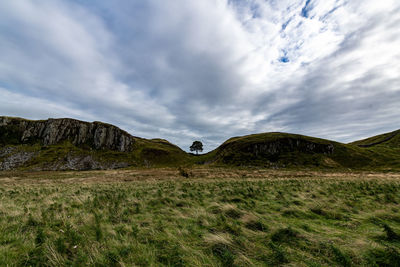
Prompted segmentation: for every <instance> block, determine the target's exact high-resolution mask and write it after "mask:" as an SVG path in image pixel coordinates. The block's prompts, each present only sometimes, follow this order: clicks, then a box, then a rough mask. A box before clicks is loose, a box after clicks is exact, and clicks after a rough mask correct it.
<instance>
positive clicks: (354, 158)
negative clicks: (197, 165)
mask: <svg viewBox="0 0 400 267" xmlns="http://www.w3.org/2000/svg"><path fill="white" fill-rule="evenodd" d="M204 160H205V161H211V162H214V163H216V164H223V165H235V166H262V167H273V168H274V167H276V168H281V167H294V168H297V167H321V168H363V167H365V166H371V165H373V163H374V160H373V159H372V158H371V157H370V155H368V153H365V151H364V150H363V149H361V148H359V147H357V146H353V145H346V144H342V143H339V142H335V141H331V140H325V139H320V138H314V137H309V136H304V135H298V134H289V133H278V132H277V133H261V134H253V135H247V136H241V137H234V138H231V139H229V140H227V141H226V142H224V143H223V144H222V145H221V146H219V147H218V148H217V149H215V150H214V151H212V152H210V153H208V154H206V155H205V156H204Z"/></svg>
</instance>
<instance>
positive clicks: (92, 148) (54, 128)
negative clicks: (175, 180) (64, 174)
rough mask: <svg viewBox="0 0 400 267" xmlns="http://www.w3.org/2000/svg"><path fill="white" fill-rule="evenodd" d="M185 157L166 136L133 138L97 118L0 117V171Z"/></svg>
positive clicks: (109, 165) (149, 163)
mask: <svg viewBox="0 0 400 267" xmlns="http://www.w3.org/2000/svg"><path fill="white" fill-rule="evenodd" d="M186 158H187V154H186V153H185V152H184V151H182V150H181V149H180V148H179V147H177V146H175V145H173V144H171V143H169V142H168V141H166V140H161V139H154V140H148V139H144V138H139V137H134V136H132V135H130V134H129V133H127V132H125V131H123V130H121V129H120V128H118V127H116V126H113V125H110V124H106V123H102V122H92V123H90V122H84V121H79V120H74V119H68V118H64V119H48V120H37V121H33V120H26V119H21V118H11V117H0V170H10V169H16V168H20V169H21V168H22V169H31V170H67V169H68V170H71V169H72V170H88V169H113V168H121V167H128V166H158V165H172V164H182V163H184V162H185V161H186V160H187V159H186Z"/></svg>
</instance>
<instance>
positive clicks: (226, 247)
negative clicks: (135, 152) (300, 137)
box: [0, 168, 400, 266]
mask: <svg viewBox="0 0 400 267" xmlns="http://www.w3.org/2000/svg"><path fill="white" fill-rule="evenodd" d="M182 173H188V174H189V175H188V177H185V176H186V175H183V174H182ZM0 185H1V186H0V265H1V266H7V265H8V266H39V265H49V266H71V265H75V266H83V265H94V266H132V265H134V266H280V265H288V266H399V263H400V240H399V236H400V215H399V214H400V176H399V175H396V174H379V173H372V174H370V173H350V172H349V173H331V172H294V171H281V172H278V171H270V170H260V169H257V170H239V169H236V170H232V169H198V168H195V169H187V168H186V169H185V168H180V169H142V170H126V171H97V172H41V173H24V172H8V173H0Z"/></svg>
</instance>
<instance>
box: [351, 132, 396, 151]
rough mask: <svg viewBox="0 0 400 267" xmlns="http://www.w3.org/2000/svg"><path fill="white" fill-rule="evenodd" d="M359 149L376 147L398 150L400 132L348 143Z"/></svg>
mask: <svg viewBox="0 0 400 267" xmlns="http://www.w3.org/2000/svg"><path fill="white" fill-rule="evenodd" d="M350 144H352V145H356V146H359V147H373V146H377V145H381V146H386V147H391V148H400V130H397V131H393V132H390V133H384V134H380V135H376V136H373V137H369V138H366V139H363V140H358V141H355V142H352V143H350Z"/></svg>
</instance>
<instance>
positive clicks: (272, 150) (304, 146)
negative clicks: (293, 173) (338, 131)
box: [243, 138, 334, 156]
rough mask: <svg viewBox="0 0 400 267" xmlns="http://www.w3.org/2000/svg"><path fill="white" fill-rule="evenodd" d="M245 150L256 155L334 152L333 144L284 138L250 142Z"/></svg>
mask: <svg viewBox="0 0 400 267" xmlns="http://www.w3.org/2000/svg"><path fill="white" fill-rule="evenodd" d="M243 150H244V151H243V152H250V153H252V154H254V155H255V156H262V155H276V154H280V153H284V152H294V151H296V152H303V153H318V154H326V155H330V154H332V153H333V152H334V146H333V145H332V144H320V143H315V142H311V141H308V140H302V139H295V138H282V139H280V140H276V141H270V142H265V143H257V144H249V145H248V146H247V147H244V148H243Z"/></svg>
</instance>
